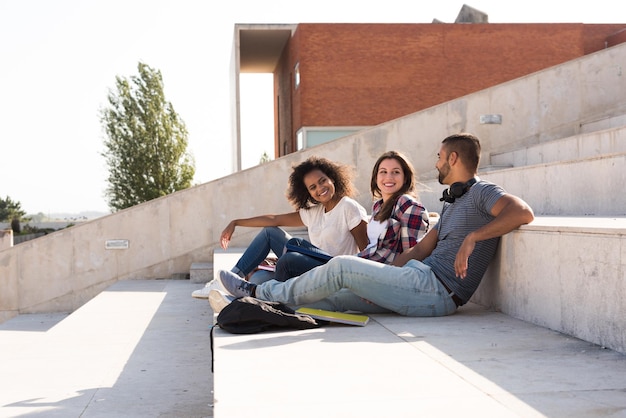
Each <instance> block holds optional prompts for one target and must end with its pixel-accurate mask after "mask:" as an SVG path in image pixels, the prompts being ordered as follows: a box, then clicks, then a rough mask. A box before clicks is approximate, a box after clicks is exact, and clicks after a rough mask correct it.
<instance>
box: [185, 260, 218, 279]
mask: <svg viewBox="0 0 626 418" xmlns="http://www.w3.org/2000/svg"><path fill="white" fill-rule="evenodd" d="M189 280H190V281H191V283H207V282H210V281H211V280H213V263H209V262H199V263H191V267H190V268H189Z"/></svg>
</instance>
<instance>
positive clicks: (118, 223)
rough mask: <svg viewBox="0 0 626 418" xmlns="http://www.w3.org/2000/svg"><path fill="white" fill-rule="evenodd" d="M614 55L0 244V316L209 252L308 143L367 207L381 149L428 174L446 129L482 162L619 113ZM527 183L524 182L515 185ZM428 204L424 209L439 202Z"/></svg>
mask: <svg viewBox="0 0 626 418" xmlns="http://www.w3.org/2000/svg"><path fill="white" fill-rule="evenodd" d="M624 62H626V45H624V44H622V45H619V46H616V47H613V48H611V49H607V50H606V51H602V52H599V53H595V54H591V55H588V56H585V57H582V58H579V59H577V60H574V61H571V62H568V63H566V64H563V65H561V66H558V67H554V68H550V69H547V70H545V71H541V72H539V73H535V74H532V75H529V76H526V77H523V78H521V79H518V80H514V81H511V82H509V83H506V84H504V85H499V86H496V87H493V88H490V89H487V90H484V91H480V92H478V93H474V94H472V95H469V96H465V97H461V98H459V99H456V100H453V101H450V102H447V103H444V104H442V105H439V106H435V107H432V108H429V109H426V110H424V111H422V112H418V113H415V114H412V115H408V116H406V117H403V118H400V119H396V120H393V121H390V122H387V123H384V124H382V125H379V126H377V127H374V128H370V129H368V130H365V131H361V132H359V133H356V134H354V135H351V136H349V137H346V138H342V139H339V140H336V141H333V142H330V143H328V144H324V145H321V146H318V147H314V148H311V149H308V150H305V151H303V152H299V153H295V154H292V155H289V156H286V157H283V158H280V159H277V160H275V161H272V162H270V163H267V164H263V165H261V166H257V167H254V168H250V169H247V170H244V171H241V172H239V173H236V174H233V175H230V176H228V177H225V178H222V179H218V180H215V181H212V182H208V183H205V184H202V185H199V186H195V187H193V188H190V189H187V190H184V191H181V192H177V193H174V194H172V195H169V196H165V197H163V198H160V199H156V200H153V201H151V202H147V203H144V204H141V205H138V206H136V207H133V208H130V209H127V210H124V211H120V212H118V213H116V214H113V215H109V216H105V217H103V218H98V219H96V220H93V221H89V222H85V223H83V224H81V225H76V226H74V227H72V228H69V229H66V230H62V231H58V232H55V233H52V234H49V235H47V236H45V237H41V238H37V239H35V240H32V241H29V242H26V243H23V244H20V245H19V246H14V247H12V248H8V249H4V250H1V251H0V321H3V320H5V319H7V318H10V317H12V316H15V315H17V314H18V313H22V312H51V311H72V310H74V309H76V308H78V307H79V306H81V305H82V304H83V303H84V302H86V301H87V300H89V299H90V298H91V297H93V296H94V295H96V294H97V293H98V292H100V291H101V290H102V289H103V288H105V287H106V286H108V285H109V284H111V283H112V282H115V281H116V280H121V279H133V278H165V277H172V276H173V275H176V274H178V273H187V272H189V267H190V265H191V263H192V262H203V261H211V260H212V254H213V250H214V249H215V248H217V247H218V245H219V243H218V240H219V234H220V232H221V231H222V229H223V228H224V226H225V225H226V224H227V222H228V221H229V220H230V219H232V218H238V217H248V216H250V215H253V214H261V213H272V212H273V213H279V212H285V211H289V210H291V208H290V207H289V205H288V203H287V201H286V199H285V197H284V192H285V186H286V182H287V177H288V174H289V173H290V169H291V166H292V164H295V163H298V162H300V161H302V160H304V159H306V158H307V157H309V156H311V155H314V154H317V155H321V156H325V157H329V158H331V159H334V160H337V161H341V162H343V163H346V164H350V165H353V166H355V168H356V171H357V173H359V176H358V178H357V180H356V184H357V187H358V189H359V190H360V191H361V194H360V196H359V197H358V200H359V201H360V202H361V203H362V204H363V205H365V206H366V207H369V206H370V204H371V202H370V197H369V192H368V182H369V174H370V170H371V167H372V165H373V163H374V161H375V160H376V158H377V157H378V156H379V155H380V154H381V153H383V152H384V151H387V150H390V149H396V150H400V151H403V152H405V153H407V154H408V155H409V157H410V158H411V159H412V161H413V162H414V164H415V166H416V168H417V169H418V172H419V173H422V174H423V175H424V178H425V179H428V178H430V179H432V178H434V175H433V167H434V164H435V160H436V153H437V151H438V149H439V144H440V142H441V140H442V139H443V138H444V137H446V136H447V135H449V134H451V133H456V132H460V131H470V132H473V133H475V134H477V135H478V136H479V137H480V138H481V140H482V144H483V162H484V164H488V163H489V160H490V155H491V153H495V152H504V151H506V150H514V149H516V148H520V147H524V146H528V145H530V144H535V143H539V142H547V141H550V140H553V139H558V138H562V137H566V136H571V135H574V134H577V133H580V132H581V131H582V129H583V127H584V126H585V125H586V124H589V123H595V124H599V125H598V126H601V125H602V124H603V123H609V122H603V121H609V120H611V118H612V117H614V116H616V115H622V114H624V113H626V112H625V109H626V102H625V101H624V100H623V98H624V97H626V81H625V77H624V74H623V71H622V65H623V63H624ZM492 113H497V114H501V115H502V120H503V122H502V124H500V125H484V124H481V123H480V116H481V115H483V114H492ZM441 189H442V187H437V188H436V189H435V187H432V188H431V190H425V191H423V192H422V194H423V195H424V199H423V200H424V201H427V200H428V199H430V200H429V201H435V202H436V201H438V197H439V196H440V194H441ZM532 193H534V192H533V190H532V189H530V188H527V189H525V190H524V193H522V197H524V198H529V197H530V196H528V195H526V194H532ZM435 197H436V198H437V199H436V198H435ZM436 205H437V206H436V207H435V208H434V209H433V207H432V206H430V207H429V209H430V210H434V211H438V209H439V207H440V204H436ZM433 206H434V205H433ZM256 232H257V231H256V230H255V229H246V228H240V229H238V230H237V232H236V234H235V237H234V240H233V243H232V245H233V246H244V245H246V244H247V242H249V240H250V239H251V237H252V236H253V234H254V233H256ZM108 240H128V248H127V249H106V248H105V244H106V242H107V241H108Z"/></svg>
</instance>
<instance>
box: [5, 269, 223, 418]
mask: <svg viewBox="0 0 626 418" xmlns="http://www.w3.org/2000/svg"><path fill="white" fill-rule="evenodd" d="M200 287H202V285H198V284H194V283H190V282H189V281H188V280H132V281H122V282H118V283H116V284H114V285H113V286H111V287H110V288H109V289H107V290H106V291H104V292H102V293H100V294H99V295H98V296H96V297H95V298H94V299H92V300H91V301H90V302H88V303H87V304H85V305H84V306H82V307H81V308H80V309H78V310H77V311H76V312H74V313H72V314H71V315H69V316H67V315H64V314H37V315H20V316H18V317H16V318H13V319H11V320H9V321H7V322H5V323H3V324H0V353H1V354H0V376H1V377H0V379H1V380H0V417H18V416H19V417H34V416H36V417H64V418H67V417H85V418H88V417H91V418H93V417H207V416H213V410H212V406H211V405H210V404H211V403H212V392H211V391H212V388H213V375H212V374H211V352H210V345H209V344H210V341H209V327H210V324H212V321H213V313H212V311H211V308H210V306H209V304H208V303H206V302H204V301H203V303H201V302H200V301H197V300H194V299H192V298H191V292H192V291H194V290H196V289H198V288H200Z"/></svg>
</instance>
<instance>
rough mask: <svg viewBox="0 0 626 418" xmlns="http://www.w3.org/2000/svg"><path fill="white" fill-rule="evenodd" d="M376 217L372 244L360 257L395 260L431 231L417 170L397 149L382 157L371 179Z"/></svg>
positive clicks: (371, 225)
mask: <svg viewBox="0 0 626 418" xmlns="http://www.w3.org/2000/svg"><path fill="white" fill-rule="evenodd" d="M370 188H371V191H372V196H373V197H374V198H375V199H377V200H376V201H375V202H374V205H373V207H372V218H371V220H370V222H369V223H368V225H367V235H368V238H369V245H368V246H367V247H366V248H365V249H364V250H363V251H361V252H360V253H358V256H359V257H362V258H367V259H370V260H372V261H378V262H381V263H385V264H391V263H392V262H393V260H394V258H395V257H396V255H398V254H400V253H402V252H403V251H405V250H408V249H409V248H411V247H413V246H414V245H415V244H416V243H417V242H418V241H419V240H421V239H422V237H423V236H424V235H425V234H426V232H427V231H428V226H429V220H428V211H427V210H426V208H424V206H423V205H422V204H421V203H420V202H418V201H417V194H416V192H415V170H414V169H413V165H412V164H411V163H410V162H409V160H408V159H407V158H406V157H405V156H404V155H403V154H401V153H399V152H397V151H388V152H386V153H384V154H383V155H381V156H380V158H378V161H376V164H375V165H374V168H373V170H372V178H371V181H370Z"/></svg>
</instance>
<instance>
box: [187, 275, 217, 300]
mask: <svg viewBox="0 0 626 418" xmlns="http://www.w3.org/2000/svg"><path fill="white" fill-rule="evenodd" d="M213 289H218V290H222V291H223V290H224V288H223V287H222V283H220V281H219V280H217V279H213V280H211V281H210V282H208V283H207V284H206V285H205V286H204V287H203V288H202V289H198V290H194V291H193V293H192V294H191V297H193V298H196V299H208V298H209V292H211V290H213Z"/></svg>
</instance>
